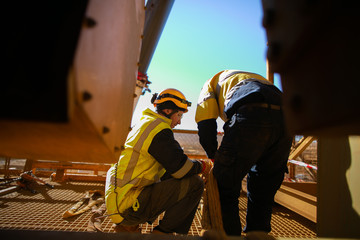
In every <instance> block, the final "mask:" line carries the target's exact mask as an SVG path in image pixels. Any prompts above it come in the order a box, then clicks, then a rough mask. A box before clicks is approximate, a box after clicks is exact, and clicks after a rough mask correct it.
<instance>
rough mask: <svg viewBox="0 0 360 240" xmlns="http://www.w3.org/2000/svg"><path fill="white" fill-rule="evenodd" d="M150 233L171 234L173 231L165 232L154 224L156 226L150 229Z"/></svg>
mask: <svg viewBox="0 0 360 240" xmlns="http://www.w3.org/2000/svg"><path fill="white" fill-rule="evenodd" d="M151 234H159V235H173V233H167V232H163V231H161V230H160V228H159V227H158V226H156V227H155V228H154V229H153V230H152V232H151Z"/></svg>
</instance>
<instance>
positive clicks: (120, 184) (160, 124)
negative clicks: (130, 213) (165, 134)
mask: <svg viewBox="0 0 360 240" xmlns="http://www.w3.org/2000/svg"><path fill="white" fill-rule="evenodd" d="M170 124H171V120H170V119H168V118H166V117H163V116H161V115H159V114H157V113H155V112H153V111H152V110H150V109H146V110H145V111H143V116H142V118H141V119H140V122H139V124H137V126H135V127H134V128H133V129H132V130H131V131H130V133H129V135H128V137H127V139H126V142H125V149H124V150H123V151H122V152H121V155H120V158H119V161H118V163H117V164H115V165H114V166H112V167H111V168H110V169H109V170H108V172H107V177H106V186H105V190H106V192H105V202H106V208H107V213H108V214H109V215H110V218H111V220H112V221H113V222H115V223H120V222H121V221H122V220H123V217H121V216H120V214H119V213H122V212H123V211H124V210H125V209H127V208H129V207H133V209H134V211H136V210H137V208H138V207H140V206H139V205H138V204H139V202H138V201H137V197H138V196H139V194H140V192H141V191H142V189H143V188H144V187H145V186H148V185H150V184H153V183H155V182H158V181H160V178H161V177H162V176H163V175H164V173H165V169H164V168H163V166H162V165H161V164H160V163H159V162H158V161H156V160H155V158H154V157H152V156H151V155H150V154H149V153H148V149H149V146H150V144H151V142H152V140H153V138H154V137H155V135H156V134H157V133H159V132H160V131H162V130H164V129H171V127H170ZM115 173H116V177H115Z"/></svg>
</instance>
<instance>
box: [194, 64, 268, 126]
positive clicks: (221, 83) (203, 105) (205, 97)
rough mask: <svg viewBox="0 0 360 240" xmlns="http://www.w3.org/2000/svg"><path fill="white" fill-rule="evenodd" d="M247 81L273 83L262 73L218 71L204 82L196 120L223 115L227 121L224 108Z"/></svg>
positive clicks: (222, 117)
mask: <svg viewBox="0 0 360 240" xmlns="http://www.w3.org/2000/svg"><path fill="white" fill-rule="evenodd" d="M247 81H259V82H261V83H264V84H271V82H270V81H268V80H267V79H266V78H264V77H262V76H261V75H258V74H255V73H250V72H243V71H237V70H225V71H221V72H219V73H217V74H216V75H215V76H213V77H212V78H210V79H209V80H208V81H206V83H205V84H204V86H203V88H202V89H201V92H200V96H199V99H198V103H197V108H196V115H195V121H196V122H197V123H198V122H200V121H203V120H207V119H217V118H218V117H221V119H222V120H224V121H226V120H227V118H226V115H225V113H224V108H225V106H226V104H227V103H228V101H229V100H230V99H231V97H232V95H233V94H234V92H235V90H237V89H238V88H239V87H240V86H241V85H242V84H244V83H245V82H247Z"/></svg>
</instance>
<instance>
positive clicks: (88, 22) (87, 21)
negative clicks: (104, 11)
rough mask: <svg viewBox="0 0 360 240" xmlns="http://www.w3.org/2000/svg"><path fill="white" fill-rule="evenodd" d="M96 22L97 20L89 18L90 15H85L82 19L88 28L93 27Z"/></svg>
mask: <svg viewBox="0 0 360 240" xmlns="http://www.w3.org/2000/svg"><path fill="white" fill-rule="evenodd" d="M96 24H97V22H96V21H95V20H94V19H93V18H91V17H85V20H84V25H85V26H86V27H88V28H93V27H95V25H96Z"/></svg>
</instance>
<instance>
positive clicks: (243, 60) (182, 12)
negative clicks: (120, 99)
mask: <svg viewBox="0 0 360 240" xmlns="http://www.w3.org/2000/svg"><path fill="white" fill-rule="evenodd" d="M262 15H263V13H262V6H261V0H222V1H219V0H175V2H174V5H173V7H172V10H171V12H170V15H169V17H168V19H167V22H166V25H165V27H164V30H163V32H162V35H161V38H160V40H159V42H158V45H157V48H156V50H155V53H154V56H153V58H152V60H151V63H150V66H149V68H148V72H147V74H148V76H149V80H150V81H151V82H152V84H150V85H149V87H150V89H151V93H149V92H147V93H146V94H145V95H143V96H141V97H140V99H139V102H138V104H137V106H136V108H135V112H134V115H133V120H132V125H134V124H136V122H137V121H138V119H139V118H140V116H141V112H142V111H143V110H144V109H146V108H150V109H154V108H153V107H152V105H151V104H150V99H151V96H152V94H153V93H155V92H156V93H159V92H160V91H161V90H163V89H165V88H177V89H179V90H180V91H181V92H183V93H184V95H185V96H186V98H187V99H188V100H189V101H191V102H192V106H191V107H190V109H189V112H188V113H186V114H184V117H183V120H182V124H181V125H178V126H177V127H176V128H177V129H191V130H196V129H197V127H196V123H195V120H194V118H195V110H196V102H197V99H198V95H199V93H200V90H201V87H202V85H203V84H204V82H205V81H206V80H207V79H209V78H210V77H212V76H213V75H215V74H216V73H218V72H220V71H222V70H224V69H237V70H243V71H250V72H255V73H258V74H261V75H262V76H264V77H266V33H265V29H264V28H263V27H262V25H261V21H262ZM275 85H277V86H279V80H278V77H277V76H276V78H275ZM218 123H219V129H218V130H219V131H222V129H221V127H222V122H221V120H219V121H218Z"/></svg>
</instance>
